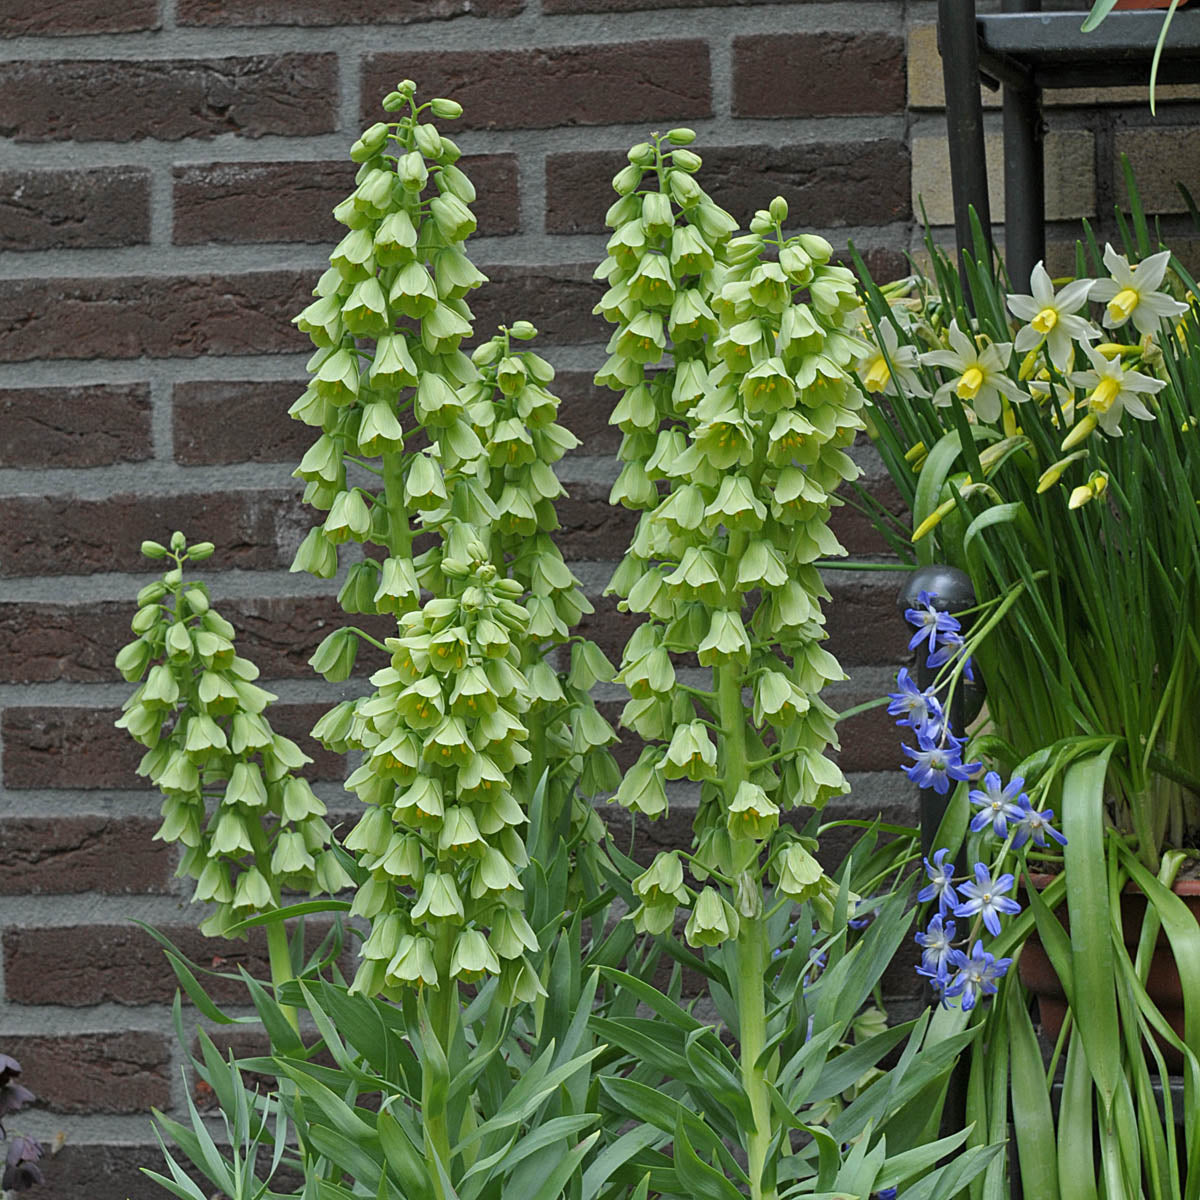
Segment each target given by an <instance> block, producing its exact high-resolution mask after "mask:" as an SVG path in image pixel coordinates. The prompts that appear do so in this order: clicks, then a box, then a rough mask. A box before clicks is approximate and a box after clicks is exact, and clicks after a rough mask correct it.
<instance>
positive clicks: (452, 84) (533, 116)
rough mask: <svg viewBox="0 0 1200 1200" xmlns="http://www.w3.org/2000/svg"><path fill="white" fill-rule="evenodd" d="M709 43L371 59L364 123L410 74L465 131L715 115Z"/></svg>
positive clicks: (365, 83)
mask: <svg viewBox="0 0 1200 1200" xmlns="http://www.w3.org/2000/svg"><path fill="white" fill-rule="evenodd" d="M709 74H710V69H709V54H708V44H707V43H706V42H703V41H700V40H698V39H695V40H691V39H689V40H685V39H663V40H661V41H647V42H623V43H610V44H604V45H587V46H543V47H537V48H533V49H528V50H461V51H414V52H412V53H408V54H394V53H387V54H375V55H371V56H370V57H369V58H368V59H367V60H366V63H365V65H364V68H363V87H362V98H363V99H362V110H361V111H362V118H363V121H364V123H367V122H370V121H374V120H376V119H377V111H378V107H379V102H380V100H382V98H383V97H384V96H385V95H386V94H387V93H388V92H389V91H391V89H392V88H393V87H395V85H396V80H398V79H403V78H405V77H408V78H411V79H416V80H419V81H420V85H421V94H422V95H429V96H437V95H445V96H453V97H454V99H456V100H457V101H458V102H459V103H460V104H462V106H463V110H464V111H463V116H462V126H461V127H462V128H466V129H547V128H552V127H555V126H559V125H614V124H618V123H621V122H635V123H637V124H638V125H643V124H645V123H646V122H648V121H660V120H661V121H673V120H679V119H682V118H686V117H707V116H711V115H712V92H711V88H710V83H709Z"/></svg>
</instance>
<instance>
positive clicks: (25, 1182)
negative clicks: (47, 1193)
mask: <svg viewBox="0 0 1200 1200" xmlns="http://www.w3.org/2000/svg"><path fill="white" fill-rule="evenodd" d="M20 1074H21V1064H20V1063H19V1062H17V1060H16V1059H15V1058H12V1057H10V1056H9V1055H7V1054H0V1137H7V1136H8V1135H7V1134H6V1133H5V1130H4V1125H3V1123H2V1122H3V1121H4V1119H5V1118H6V1117H9V1116H11V1115H12V1114H13V1113H16V1112H20V1111H21V1109H23V1108H24V1107H25V1106H26V1105H27V1104H31V1103H32V1102H33V1100H34V1099H35V1096H34V1094H33V1093H32V1092H31V1091H30V1090H29V1089H28V1088H27V1087H25V1086H24V1085H22V1084H20V1083H18V1082H17V1078H18V1076H19V1075H20ZM41 1157H42V1147H41V1145H40V1143H38V1142H37V1141H35V1140H34V1139H33V1138H31V1137H28V1136H26V1135H25V1134H18V1135H17V1136H16V1137H13V1138H10V1139H9V1143H8V1152H7V1153H6V1154H5V1156H4V1174H3V1177H2V1178H0V1188H2V1189H4V1191H6V1192H7V1191H9V1190H11V1191H14V1192H23V1191H25V1190H26V1189H27V1188H31V1187H33V1186H34V1184H37V1183H44V1182H45V1180H44V1178H43V1177H42V1169H41V1167H39V1166H38V1161H39V1159H41Z"/></svg>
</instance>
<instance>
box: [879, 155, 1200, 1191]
mask: <svg viewBox="0 0 1200 1200" xmlns="http://www.w3.org/2000/svg"><path fill="white" fill-rule="evenodd" d="M1125 171H1126V178H1127V185H1128V190H1129V195H1130V196H1131V197H1132V198H1133V201H1132V213H1131V215H1129V216H1128V217H1127V216H1125V215H1124V214H1122V213H1118V225H1119V229H1120V233H1121V241H1122V243H1123V244H1122V249H1121V251H1120V252H1118V251H1117V250H1116V249H1114V248H1113V247H1112V246H1111V245H1110V246H1105V247H1104V248H1103V249H1101V247H1100V246H1099V245H1098V244H1097V242H1096V240H1095V238H1094V237H1093V235H1092V231H1091V229H1090V228H1088V227H1086V226H1085V229H1084V238H1083V240H1082V241H1081V242H1080V244H1079V245H1078V247H1077V251H1076V263H1075V271H1074V276H1073V277H1071V278H1065V279H1056V280H1051V279H1050V278H1049V276H1048V275H1047V273H1046V272H1045V270H1044V268H1043V267H1042V266H1041V265H1040V264H1039V265H1038V267H1037V268H1035V270H1034V273H1033V278H1032V282H1031V289H1032V294H1031V295H1016V294H1010V293H1009V291H1008V289H1007V288H1006V287H1005V283H1004V279H1003V276H1002V272H1001V271H1000V270H999V269H998V267H997V264H996V263H995V261H994V259H993V257H992V254H991V252H990V250H989V249H988V248H987V246H986V243H985V242H984V240H983V236H982V231H981V230H979V228H978V225H976V252H975V253H974V254H966V255H965V256H964V265H965V278H966V281H967V289H968V293H967V294H969V297H970V300H971V304H970V306H968V304H967V302H966V297H965V295H964V291H963V288H962V286H961V285H960V278H959V275H958V272H957V271H956V270H955V268H954V265H953V264H952V263H951V262H950V261H948V260H947V259H946V258H945V256H944V255H942V254H941V253H940V252H939V251H938V250H937V249H936V247H934V246H933V244H932V242H931V241H930V242H929V251H930V256H931V261H932V263H933V269H934V278H933V279H932V280H925V279H921V278H913V279H911V280H909V281H906V282H902V283H901V284H899V285H894V286H888V287H884V288H883V289H879V288H876V287H874V286H870V285H869V286H868V309H869V314H870V329H871V340H872V341H873V343H874V344H873V348H872V350H871V352H870V353H869V354H868V355H867V356H865V358H864V359H863V360H862V361H861V363H860V371H861V377H862V379H863V381H864V384H865V386H866V387H867V388H868V389H869V391H870V392H871V395H872V400H871V403H870V404H869V406H868V411H869V423H870V431H871V435H872V437H873V439H874V440H875V443H876V445H877V446H878V448H879V450H880V453H881V454H882V456H883V458H884V460H885V462H886V464H887V466H888V469H889V472H890V474H891V476H892V478H893V480H894V481H895V482H896V483H897V485H898V486H899V488H900V490H901V493H902V495H903V496H904V498H905V500H906V501H907V502H908V504H909V507H910V511H911V513H912V527H911V529H910V528H909V527H908V526H903V525H898V524H897V523H895V522H894V521H889V520H888V519H887V518H886V514H884V513H882V511H881V510H879V509H878V507H877V506H876V507H875V509H874V510H873V511H874V513H875V516H876V517H877V519H878V521H879V523H880V527H881V528H884V529H886V530H888V532H889V535H890V537H891V540H892V544H893V546H894V547H895V549H896V550H897V551H898V553H899V554H900V555H901V557H902V558H904V559H906V560H908V561H910V562H914V565H917V566H919V567H925V568H928V567H930V566H932V564H935V563H942V564H949V565H951V566H952V567H954V568H957V569H959V570H960V571H961V572H964V573H965V575H966V576H967V577H969V581H970V585H971V588H972V589H973V591H974V599H973V601H971V602H968V605H967V606H966V607H965V608H964V610H963V611H962V612H959V613H956V614H955V615H954V616H953V617H951V616H948V615H947V614H946V613H944V612H942V611H939V610H940V609H944V608H945V607H946V604H945V603H944V602H939V600H938V598H937V597H930V596H928V595H923V596H922V597H921V598H920V599H921V601H923V603H921V604H919V605H918V606H917V607H916V608H915V609H914V610H912V611H911V613H910V616H911V618H912V619H913V620H914V621H916V622H918V623H919V625H920V628H919V630H918V634H917V638H918V639H919V638H921V637H925V638H926V639H927V647H926V648H927V649H932V650H933V651H934V657H933V658H931V659H930V660H929V661H930V666H931V667H932V671H931V673H932V674H936V678H935V679H934V682H933V683H932V685H931V686H929V687H926V688H922V687H920V686H918V685H917V684H916V683H913V682H912V681H910V680H907V678H905V679H902V680H901V688H900V690H899V691H898V692H897V693H896V694H895V696H894V697H893V706H892V711H893V712H894V713H895V714H896V715H898V716H899V718H900V720H901V722H902V724H905V725H907V726H908V727H909V730H908V732H909V734H910V736H911V737H912V738H913V739H915V740H916V741H917V746H916V747H913V748H910V749H909V751H908V752H909V754H910V755H911V756H912V757H913V758H914V766H913V767H912V768H910V773H913V775H914V778H917V781H918V782H919V783H921V784H922V785H923V786H929V785H933V786H940V787H941V789H942V790H943V791H945V792H949V784H948V782H947V781H948V780H949V779H953V778H955V777H956V776H955V771H956V770H958V771H959V772H961V773H965V774H968V775H975V776H978V774H979V772H981V771H983V770H984V769H985V768H986V767H991V771H990V772H989V773H988V774H987V775H986V776H985V777H984V779H983V780H982V783H983V786H982V787H979V786H978V784H977V783H976V785H975V786H972V784H971V783H961V784H959V785H958V786H957V787H956V788H955V789H954V791H953V794H952V796H951V797H950V802H949V805H948V808H947V810H946V815H945V818H944V820H943V822H942V826H941V828H940V829H939V830H938V831H937V834H936V839H935V841H934V843H933V844H934V846H936V847H937V852H936V854H935V855H934V856H933V860H932V862H927V864H926V870H927V873H928V876H929V883H928V885H927V887H926V888H925V890H924V892H923V893H922V898H923V899H925V900H929V901H932V900H934V899H936V900H937V902H938V911H937V915H936V916H934V917H933V919H932V921H930V923H929V924H928V926H927V928H926V931H925V932H924V933H923V934H922V935H921V938H922V940H923V943H924V946H925V956H926V963H925V967H926V970H927V972H928V973H929V975H930V977H931V979H932V981H933V983H934V985H935V987H945V984H946V982H947V979H946V974H945V972H944V970H943V962H944V959H943V958H942V955H944V954H947V953H949V952H950V950H949V948H950V947H951V946H952V944H953V938H954V933H953V932H951V931H950V930H951V927H952V921H951V918H957V919H959V921H960V922H961V919H962V918H963V917H968V918H970V919H971V920H973V921H979V920H982V921H983V923H984V924H985V925H987V926H988V928H989V929H991V931H992V932H993V933H999V932H1000V917H1001V916H1002V915H1003V913H1004V909H1005V906H1006V903H1007V902H1009V901H1010V900H1011V896H1010V895H1009V894H1010V893H1011V892H1012V890H1013V886H1014V882H1015V881H1014V879H1013V875H1012V872H1013V871H1018V872H1019V874H1020V877H1021V882H1022V884H1023V885H1024V887H1025V890H1026V896H1027V900H1028V908H1027V910H1026V911H1025V912H1024V913H1022V914H1021V915H1020V916H1019V917H1015V918H1014V919H1013V920H1012V921H1011V922H1010V924H1009V926H1008V928H1007V929H1005V930H1003V933H1002V936H1001V937H999V938H997V944H996V946H994V947H993V949H994V950H995V951H996V952H997V953H1000V952H1003V953H1005V954H1011V955H1013V956H1017V955H1021V956H1022V970H1021V975H1022V977H1025V976H1029V977H1031V976H1030V973H1029V972H1028V971H1027V970H1026V964H1025V962H1024V959H1025V958H1029V959H1030V960H1032V959H1034V958H1035V957H1037V958H1041V959H1043V960H1045V959H1048V960H1049V964H1051V965H1052V967H1053V971H1054V973H1056V974H1057V978H1058V985H1059V988H1060V989H1061V995H1062V997H1063V999H1064V1000H1065V1009H1066V1015H1065V1020H1062V1021H1061V1027H1060V1028H1059V1029H1058V1031H1057V1036H1056V1040H1055V1041H1054V1042H1053V1045H1052V1048H1050V1050H1049V1052H1050V1058H1049V1062H1048V1066H1047V1067H1046V1068H1045V1069H1043V1066H1042V1063H1041V1061H1040V1059H1038V1058H1037V1056H1036V1046H1035V1045H1034V1043H1033V1041H1032V1029H1031V1026H1030V1018H1029V1013H1028V1000H1027V996H1026V995H1025V994H1024V993H1023V992H1022V990H1021V981H1020V980H1019V979H1018V977H1017V974H1016V973H1012V972H1010V973H1009V975H1008V977H1007V978H1006V979H1005V980H1004V982H1003V984H1002V985H1001V986H1000V992H1001V995H1000V997H999V998H998V1001H997V1003H996V1005H995V1007H994V1008H993V1009H992V1010H990V1011H989V1012H988V1013H986V1014H984V1015H983V1016H982V1017H978V1018H974V1019H975V1020H978V1021H980V1022H981V1023H982V1024H983V1026H984V1032H983V1033H982V1035H981V1038H980V1040H979V1041H978V1042H976V1047H983V1046H986V1047H987V1051H986V1052H985V1053H982V1054H981V1053H973V1055H972V1060H971V1072H970V1083H969V1089H968V1108H969V1111H970V1112H971V1114H972V1116H973V1117H975V1119H976V1120H977V1121H978V1122H979V1124H978V1125H977V1129H983V1130H989V1131H990V1132H991V1134H992V1136H1001V1135H1002V1133H1003V1131H1004V1128H1005V1126H1006V1124H1007V1123H1008V1121H1010V1120H1011V1122H1012V1123H1013V1125H1014V1127H1015V1132H1016V1143H1017V1147H1018V1151H1019V1159H1020V1168H1021V1177H1022V1185H1023V1187H1024V1189H1025V1190H1024V1194H1025V1195H1026V1196H1035V1195H1036V1196H1042V1195H1044V1196H1080V1197H1094V1196H1097V1195H1108V1196H1115V1195H1122V1196H1137V1195H1148V1196H1155V1197H1160V1196H1161V1197H1167V1196H1170V1197H1176V1196H1195V1195H1200V1117H1198V1116H1197V1113H1198V1111H1200V1110H1198V1109H1197V1101H1196V1088H1197V1086H1198V1085H1200V1074H1198V1058H1197V1055H1198V1052H1200V1010H1198V1009H1197V1007H1196V1006H1197V1004H1198V1003H1200V957H1198V954H1200V925H1198V924H1197V921H1196V918H1195V917H1194V916H1193V915H1192V914H1191V913H1190V912H1189V910H1188V908H1187V906H1186V905H1185V903H1184V901H1183V900H1182V899H1181V898H1180V896H1179V894H1178V892H1179V890H1180V889H1179V888H1178V887H1177V888H1176V889H1175V890H1174V891H1173V890H1172V885H1173V884H1176V882H1177V880H1178V879H1179V877H1180V874H1181V871H1182V872H1183V874H1184V875H1185V876H1190V875H1191V874H1192V873H1194V860H1195V858H1196V853H1197V847H1198V845H1200V841H1198V834H1200V763H1198V761H1197V755H1198V742H1197V737H1196V733H1197V731H1196V715H1195V714H1196V712H1197V711H1198V709H1197V700H1198V699H1200V697H1198V696H1197V688H1198V686H1200V685H1198V683H1197V680H1198V679H1200V674H1198V672H1197V666H1198V657H1200V641H1198V640H1197V623H1198V622H1197V618H1198V615H1200V609H1198V603H1200V590H1198V585H1200V510H1198V509H1197V497H1200V450H1198V448H1197V443H1196V437H1197V425H1196V415H1195V412H1196V402H1197V397H1198V396H1200V324H1198V321H1197V307H1196V306H1197V299H1196V288H1195V283H1194V281H1193V280H1192V279H1191V277H1190V276H1189V275H1188V274H1187V272H1186V271H1185V269H1184V268H1183V266H1182V264H1181V263H1179V261H1178V260H1177V259H1175V258H1173V257H1172V255H1171V253H1170V251H1169V250H1168V249H1167V248H1166V247H1164V246H1162V245H1161V242H1160V240H1159V239H1158V238H1157V237H1152V235H1151V230H1150V227H1149V224H1148V222H1147V221H1146V218H1145V216H1144V214H1143V212H1142V210H1141V207H1140V204H1139V202H1138V200H1137V189H1136V186H1135V182H1134V180H1133V178H1132V175H1131V173H1130V171H1129V168H1128V164H1126V165H1125ZM914 640H916V639H914ZM973 672H977V673H978V675H979V676H980V677H981V681H982V685H983V686H984V687H986V697H987V699H986V709H985V711H984V714H983V716H982V717H980V718H979V720H978V721H976V723H975V724H974V726H973V727H972V730H971V733H970V738H969V741H966V740H965V739H966V738H967V730H966V729H964V728H961V727H960V728H957V729H954V728H951V727H950V726H949V723H948V722H947V720H946V713H947V712H949V711H950V708H951V705H952V704H953V697H954V695H955V694H956V692H961V690H962V689H963V688H964V687H967V686H969V685H968V680H969V678H970V675H971V674H972V673H973ZM967 758H970V759H972V760H980V762H979V764H978V765H975V764H972V765H971V766H969V767H968V766H965V765H964V761H965V759H967ZM935 760H936V762H938V763H940V764H941V767H940V774H939V771H938V768H937V767H935V765H934V763H935ZM918 771H919V772H921V774H920V775H918ZM961 773H960V774H959V775H958V776H957V778H961ZM1054 812H1058V813H1059V814H1060V815H1061V829H1062V833H1063V834H1065V845H1061V846H1060V845H1058V843H1059V842H1061V841H1062V840H1063V839H1062V838H1061V836H1056V835H1055V832H1054V830H1053V826H1051V825H1050V824H1049V821H1050V820H1051V818H1052V817H1053V813H1054ZM1039 814H1040V815H1039ZM956 859H957V861H958V862H960V863H971V864H977V865H975V866H974V867H973V873H972V878H971V879H970V881H969V882H968V883H967V884H966V885H965V887H964V886H960V884H959V882H958V880H959V878H960V876H958V875H957V874H956V868H955V866H954V863H955V861H956ZM998 871H1005V873H1004V874H1003V875H1002V877H1000V878H997V875H996V873H997V872H998ZM1047 871H1049V872H1050V873H1049V875H1047V874H1046V872H1047ZM956 888H957V889H958V892H959V895H958V896H955V889H956ZM964 892H966V894H967V895H969V896H970V901H969V902H968V903H967V904H963V903H962V894H963V893H964ZM1130 893H1135V895H1133V896H1131V895H1130ZM987 897H991V901H990V903H989V901H988V899H987ZM1139 901H1140V908H1139V907H1138V903H1139ZM1064 902H1065V903H1064ZM989 907H990V909H991V912H992V914H993V918H992V920H989V919H988V911H989ZM1068 930H1069V932H1068ZM959 932H960V933H961V924H960V929H959ZM1027 938H1030V939H1034V940H1033V941H1031V942H1026V939H1027ZM1023 944H1024V945H1023ZM1172 952H1173V964H1172V966H1171V967H1170V970H1173V971H1174V975H1173V980H1174V984H1173V990H1174V991H1175V993H1176V1000H1175V1003H1176V1005H1177V1006H1178V996H1179V994H1181V995H1182V1008H1181V1009H1178V1011H1176V1012H1172V1011H1171V1010H1170V1008H1168V1007H1165V1005H1166V1000H1165V998H1164V995H1163V994H1160V993H1155V992H1154V988H1155V977H1154V976H1152V974H1151V969H1152V966H1153V967H1155V968H1156V974H1157V968H1158V967H1159V966H1160V964H1162V963H1163V962H1164V960H1166V961H1170V960H1171V959H1172ZM1167 990H1168V991H1170V990H1172V989H1171V988H1170V987H1168V989H1167ZM948 992H949V989H947V993H948ZM963 1007H964V1008H965V1007H966V1006H965V1005H964V1006H963ZM1046 1015H1047V1009H1046V1008H1044V1009H1043V1017H1044V1018H1045V1017H1046ZM1059 1015H1060V1016H1061V1013H1060V1014H1059ZM962 1020H963V1021H965V1020H966V1018H963V1019H962ZM960 1023H962V1022H960ZM1044 1024H1046V1025H1047V1027H1052V1025H1051V1023H1049V1022H1044ZM1060 1068H1061V1070H1060ZM1056 1070H1057V1071H1058V1073H1060V1074H1061V1082H1060V1087H1061V1100H1060V1102H1059V1103H1058V1105H1057V1118H1056V1117H1055V1114H1054V1112H1053V1111H1052V1105H1051V1083H1052V1081H1053V1080H1054V1078H1055V1075H1056ZM1010 1094H1011V1097H1012V1100H1011V1104H1010V1102H1009V1096H1010ZM990 1182H991V1181H990V1180H989V1181H988V1183H989V1184H990ZM986 1186H988V1185H986V1184H985V1187H986ZM998 1186H999V1185H998V1184H997V1187H998ZM985 1194H996V1195H999V1194H1001V1192H1000V1191H998V1190H996V1191H994V1192H990V1193H989V1192H985Z"/></svg>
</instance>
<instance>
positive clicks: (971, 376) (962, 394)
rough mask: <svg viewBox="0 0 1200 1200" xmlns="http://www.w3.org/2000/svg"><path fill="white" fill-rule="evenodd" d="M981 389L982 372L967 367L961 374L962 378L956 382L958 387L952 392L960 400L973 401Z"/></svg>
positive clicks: (976, 368) (975, 368)
mask: <svg viewBox="0 0 1200 1200" xmlns="http://www.w3.org/2000/svg"><path fill="white" fill-rule="evenodd" d="M981 387H983V372H982V371H981V370H980V369H979V368H978V367H968V368H967V370H966V371H964V372H963V377H962V378H961V379H960V380H959V381H958V386H957V387H956V388H955V389H954V391H955V394H956V395H957V396H958V398H959V399H960V400H974V399H975V397H976V396H978V395H979V389H980V388H981Z"/></svg>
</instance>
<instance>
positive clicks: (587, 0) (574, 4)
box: [542, 0, 778, 13]
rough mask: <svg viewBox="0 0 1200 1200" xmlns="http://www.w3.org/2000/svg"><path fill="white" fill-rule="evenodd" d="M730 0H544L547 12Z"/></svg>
mask: <svg viewBox="0 0 1200 1200" xmlns="http://www.w3.org/2000/svg"><path fill="white" fill-rule="evenodd" d="M729 2H730V0H542V11H543V12H545V13H582V12H603V13H621V12H645V11H647V10H649V9H653V10H657V9H660V8H726V7H728V6H729ZM737 2H738V6H739V7H741V8H746V7H748V6H749V5H752V4H777V3H778V0H737Z"/></svg>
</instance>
